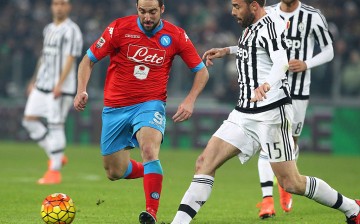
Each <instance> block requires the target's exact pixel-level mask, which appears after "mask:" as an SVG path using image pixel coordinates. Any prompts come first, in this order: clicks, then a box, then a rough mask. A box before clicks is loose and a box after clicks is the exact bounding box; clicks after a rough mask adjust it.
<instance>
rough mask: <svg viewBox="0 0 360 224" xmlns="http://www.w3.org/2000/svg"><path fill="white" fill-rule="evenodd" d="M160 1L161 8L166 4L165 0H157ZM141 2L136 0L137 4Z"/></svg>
mask: <svg viewBox="0 0 360 224" xmlns="http://www.w3.org/2000/svg"><path fill="white" fill-rule="evenodd" d="M157 1H158V2H159V6H160V8H161V7H162V6H163V5H164V1H165V0H157ZM138 3H139V0H136V4H138Z"/></svg>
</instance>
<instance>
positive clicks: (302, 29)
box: [298, 22, 305, 33]
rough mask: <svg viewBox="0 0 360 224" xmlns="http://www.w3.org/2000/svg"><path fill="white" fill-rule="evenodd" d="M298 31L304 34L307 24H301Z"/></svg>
mask: <svg viewBox="0 0 360 224" xmlns="http://www.w3.org/2000/svg"><path fill="white" fill-rule="evenodd" d="M298 30H299V31H300V32H301V33H302V32H304V31H305V24H304V23H302V22H301V23H299V25H298Z"/></svg>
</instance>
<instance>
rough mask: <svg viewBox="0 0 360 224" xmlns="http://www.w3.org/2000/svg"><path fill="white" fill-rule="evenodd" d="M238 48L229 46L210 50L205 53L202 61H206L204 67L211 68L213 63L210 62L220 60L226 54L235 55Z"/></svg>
mask: <svg viewBox="0 0 360 224" xmlns="http://www.w3.org/2000/svg"><path fill="white" fill-rule="evenodd" d="M237 49H238V47H237V46H230V47H224V48H212V49H210V50H208V51H206V52H205V53H204V54H203V56H202V59H203V60H206V61H205V64H206V66H211V65H213V64H214V63H213V62H212V60H213V59H215V58H222V57H224V56H225V55H227V54H236V52H237Z"/></svg>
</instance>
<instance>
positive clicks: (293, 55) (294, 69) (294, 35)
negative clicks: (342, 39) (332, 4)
mask: <svg viewBox="0 0 360 224" xmlns="http://www.w3.org/2000/svg"><path fill="white" fill-rule="evenodd" d="M272 8H273V9H275V10H276V12H277V13H278V14H279V15H280V17H281V18H282V19H283V20H284V21H285V22H286V23H287V26H288V29H286V30H285V36H286V39H287V40H286V41H287V45H288V47H289V48H288V49H287V56H288V59H289V70H288V71H287V72H286V75H287V77H288V80H289V84H290V89H291V90H290V95H291V98H292V105H293V111H294V116H293V121H292V136H293V139H294V142H295V155H296V158H297V156H298V153H299V147H298V144H297V142H298V141H297V140H298V137H299V136H300V134H301V131H302V128H303V124H304V120H305V114H306V109H307V106H308V102H309V95H310V77H311V76H310V69H311V68H313V67H315V66H318V65H321V64H324V63H326V62H329V61H330V60H332V58H333V57H334V50H333V47H332V42H333V41H332V36H331V34H330V32H329V30H328V26H327V22H326V19H325V18H324V16H323V15H322V14H321V12H320V11H319V10H317V9H315V8H313V7H311V6H308V5H305V4H303V3H301V2H300V1H299V0H281V2H280V3H278V4H276V5H273V6H272ZM315 43H318V44H319V46H320V48H321V52H320V53H319V54H317V55H315V56H313V53H314V46H315ZM258 170H259V177H260V185H261V190H262V196H263V200H262V202H261V203H259V204H258V207H260V212H259V217H260V218H267V217H271V216H273V215H275V209H274V200H273V197H272V196H273V179H274V173H273V171H272V169H271V166H270V163H269V160H268V156H267V155H266V153H265V152H264V151H261V153H260V156H259V160H258ZM278 186H279V195H280V205H281V208H282V209H283V210H284V211H285V212H289V211H290V210H291V208H292V196H291V194H289V193H287V192H286V191H284V189H283V188H281V186H280V185H278Z"/></svg>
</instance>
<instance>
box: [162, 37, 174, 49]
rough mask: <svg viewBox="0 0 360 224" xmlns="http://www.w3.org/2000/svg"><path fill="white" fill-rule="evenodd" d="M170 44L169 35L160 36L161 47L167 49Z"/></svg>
mask: <svg viewBox="0 0 360 224" xmlns="http://www.w3.org/2000/svg"><path fill="white" fill-rule="evenodd" d="M171 42H172V39H171V37H170V36H169V35H167V34H164V35H162V36H161V37H160V44H161V46H163V47H168V46H170V44H171Z"/></svg>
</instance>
